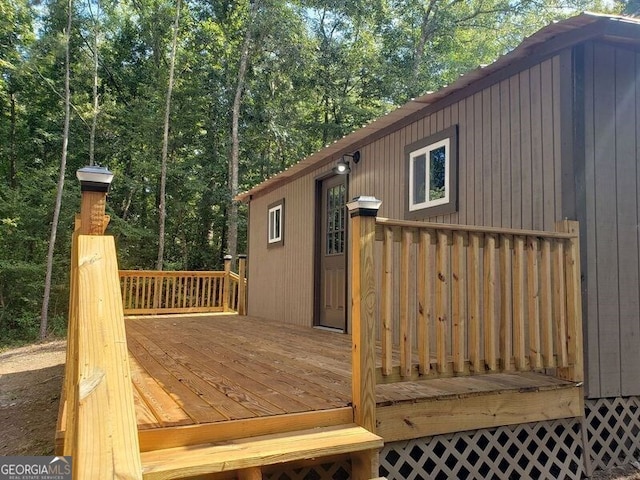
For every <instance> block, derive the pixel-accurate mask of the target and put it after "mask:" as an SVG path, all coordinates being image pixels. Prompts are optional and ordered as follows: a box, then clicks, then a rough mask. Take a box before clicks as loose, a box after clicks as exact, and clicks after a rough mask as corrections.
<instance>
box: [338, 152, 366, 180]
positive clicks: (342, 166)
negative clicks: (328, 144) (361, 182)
mask: <svg viewBox="0 0 640 480" xmlns="http://www.w3.org/2000/svg"><path fill="white" fill-rule="evenodd" d="M348 159H350V160H351V161H352V162H353V163H354V164H357V163H358V162H359V161H360V151H359V150H357V151H355V152H353V153H345V154H344V155H343V156H342V157H340V160H338V162H337V163H336V166H335V167H333V173H336V174H338V175H346V174H347V173H349V172H351V167H350V166H349V161H348Z"/></svg>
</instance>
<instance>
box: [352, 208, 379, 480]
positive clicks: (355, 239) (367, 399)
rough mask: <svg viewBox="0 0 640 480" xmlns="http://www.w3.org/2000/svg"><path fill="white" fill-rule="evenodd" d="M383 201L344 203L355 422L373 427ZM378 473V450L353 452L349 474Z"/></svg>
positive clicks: (360, 478) (355, 476) (366, 475)
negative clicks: (347, 224) (376, 248)
mask: <svg viewBox="0 0 640 480" xmlns="http://www.w3.org/2000/svg"><path fill="white" fill-rule="evenodd" d="M381 203H382V202H381V201H380V200H377V199H376V198H375V197H358V198H355V199H354V200H353V201H351V202H349V203H347V208H348V209H349V211H350V213H351V255H350V258H351V342H352V348H351V352H352V354H351V355H352V357H351V360H352V374H351V390H352V402H353V416H354V422H355V423H356V424H358V425H360V426H361V427H364V428H366V429H367V430H369V431H370V432H375V430H376V396H375V388H376V376H375V346H376V344H375V303H376V291H375V286H376V282H375V265H374V257H373V250H374V243H375V227H376V215H377V214H378V209H379V208H380V204H381ZM377 475H378V452H377V451H368V452H363V453H360V454H354V455H353V456H352V478H353V479H354V480H363V479H370V478H374V477H376V476H377Z"/></svg>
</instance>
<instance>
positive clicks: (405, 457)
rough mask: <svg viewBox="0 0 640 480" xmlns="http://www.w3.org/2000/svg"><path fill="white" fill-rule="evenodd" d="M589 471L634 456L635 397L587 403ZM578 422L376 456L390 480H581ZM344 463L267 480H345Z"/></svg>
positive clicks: (638, 437)
mask: <svg viewBox="0 0 640 480" xmlns="http://www.w3.org/2000/svg"><path fill="white" fill-rule="evenodd" d="M585 416H586V418H585V425H586V426H587V433H588V442H589V450H590V454H591V455H590V457H591V466H592V468H593V469H604V468H609V467H612V466H616V465H622V464H625V463H629V462H631V461H633V460H638V459H640V397H628V398H610V399H599V400H586V401H585ZM580 424H581V422H580V419H564V420H553V421H547V422H537V423H528V424H521V425H513V426H508V427H499V428H494V429H483V430H475V431H470V432H458V433H452V434H448V435H439V436H435V437H426V438H420V439H416V440H409V441H404V442H394V443H389V444H386V445H385V446H384V448H383V449H382V451H381V452H380V475H382V476H386V477H387V478H388V480H431V479H434V480H440V479H443V480H444V479H447V480H448V479H461V480H464V479H466V480H472V479H474V480H475V479H482V480H484V479H500V480H502V479H505V480H508V479H520V478H535V479H549V480H551V479H553V480H555V479H561V478H562V479H580V478H582V477H583V476H584V474H585V472H584V462H583V450H582V444H583V443H582V442H583V440H582V438H583V437H582V431H581V426H580ZM350 471H351V466H350V465H349V462H348V461H345V462H342V463H328V464H323V465H316V466H308V467H304V468H299V469H294V470H292V469H287V468H283V469H282V470H274V471H272V472H270V473H269V474H268V475H266V478H267V479H268V480H347V479H349V477H350V475H349V473H350Z"/></svg>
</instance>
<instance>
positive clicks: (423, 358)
mask: <svg viewBox="0 0 640 480" xmlns="http://www.w3.org/2000/svg"><path fill="white" fill-rule="evenodd" d="M431 262H432V255H431V232H430V231H429V230H425V229H421V230H420V246H419V252H418V284H417V289H418V291H417V294H418V316H417V322H418V325H417V330H418V364H419V372H420V374H421V375H428V374H429V372H430V371H431V357H430V345H429V342H430V341H431V340H430V329H431V319H432V318H433V303H432V298H433V295H432V292H433V272H434V268H433V264H432V263H431Z"/></svg>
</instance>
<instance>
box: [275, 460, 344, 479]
mask: <svg viewBox="0 0 640 480" xmlns="http://www.w3.org/2000/svg"><path fill="white" fill-rule="evenodd" d="M350 473H351V463H350V462H349V461H348V460H345V461H343V462H339V463H325V464H322V465H312V466H308V467H303V468H296V469H291V468H290V467H289V468H287V467H286V465H285V466H283V467H282V468H281V469H277V470H272V471H271V472H268V473H266V474H265V479H266V480H348V479H349V478H350V476H351V475H350Z"/></svg>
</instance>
